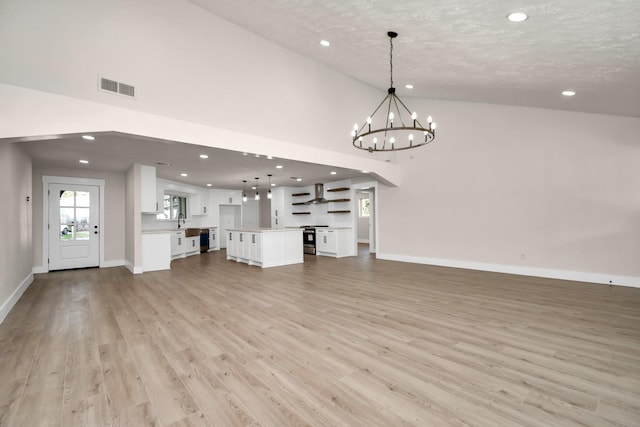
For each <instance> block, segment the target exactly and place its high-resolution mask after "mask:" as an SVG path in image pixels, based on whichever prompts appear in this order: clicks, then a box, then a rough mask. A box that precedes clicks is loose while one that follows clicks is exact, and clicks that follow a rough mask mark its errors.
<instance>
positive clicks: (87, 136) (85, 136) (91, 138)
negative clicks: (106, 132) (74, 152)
mask: <svg viewBox="0 0 640 427" xmlns="http://www.w3.org/2000/svg"><path fill="white" fill-rule="evenodd" d="M82 139H86V140H87V141H93V140H94V139H96V137H95V136H91V135H82Z"/></svg>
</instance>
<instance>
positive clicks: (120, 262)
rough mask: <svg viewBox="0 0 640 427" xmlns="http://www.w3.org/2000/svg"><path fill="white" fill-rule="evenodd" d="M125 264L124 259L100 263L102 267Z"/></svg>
mask: <svg viewBox="0 0 640 427" xmlns="http://www.w3.org/2000/svg"><path fill="white" fill-rule="evenodd" d="M123 265H125V264H124V260H123V259H113V260H109V261H104V262H103V263H102V264H100V268H109V267H122V266H123Z"/></svg>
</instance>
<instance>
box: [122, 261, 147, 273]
mask: <svg viewBox="0 0 640 427" xmlns="http://www.w3.org/2000/svg"><path fill="white" fill-rule="evenodd" d="M124 266H125V267H126V269H127V270H129V271H130V272H131V274H142V273H144V269H143V268H142V267H134V266H133V264H131V263H130V262H128V261H125V262H124Z"/></svg>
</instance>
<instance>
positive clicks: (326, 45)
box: [320, 40, 331, 47]
mask: <svg viewBox="0 0 640 427" xmlns="http://www.w3.org/2000/svg"><path fill="white" fill-rule="evenodd" d="M320 44H321V45H322V46H324V47H329V46H331V43H329V41H328V40H320Z"/></svg>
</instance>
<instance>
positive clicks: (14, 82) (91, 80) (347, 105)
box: [0, 0, 640, 286]
mask: <svg viewBox="0 0 640 427" xmlns="http://www.w3.org/2000/svg"><path fill="white" fill-rule="evenodd" d="M79 35H81V37H79ZM0 52H3V54H2V55H0V81H1V82H4V83H7V84H9V85H11V86H5V87H2V85H0V97H2V98H3V101H4V102H3V103H0V115H3V117H6V118H7V119H6V120H5V121H4V122H3V123H0V138H2V137H6V136H21V135H33V134H55V133H58V132H71V131H74V132H81V131H84V130H95V129H97V130H118V131H126V132H129V133H138V134H142V135H148V136H153V137H158V138H166V139H175V140H179V141H186V142H193V143H199V144H202V145H213V146H221V147H222V148H231V147H235V148H234V149H237V150H245V151H252V150H251V149H252V148H256V150H257V151H259V150H258V148H259V147H266V146H268V147H269V148H273V150H275V151H276V152H274V153H273V154H274V155H276V156H278V155H280V154H279V153H282V154H283V155H282V157H289V158H294V159H297V160H304V161H319V162H323V161H326V162H327V164H335V165H336V166H340V165H341V164H343V165H347V166H350V167H353V168H358V169H366V170H374V171H376V170H380V171H384V172H383V173H382V175H383V176H385V175H387V174H388V176H393V179H391V181H392V182H394V183H398V184H399V187H397V188H388V187H384V186H380V189H379V192H378V203H379V205H378V206H379V217H378V219H379V221H378V223H379V225H378V226H379V244H380V246H379V248H378V250H379V253H378V255H379V256H383V257H388V258H391V259H402V260H410V261H418V262H429V263H442V264H447V263H448V264H450V265H458V266H468V267H474V268H485V269H496V270H500V269H502V270H505V271H513V272H519V273H525V274H539V275H554V274H555V275H556V276H562V274H564V273H562V272H568V273H567V274H568V277H571V278H579V279H582V280H594V281H604V282H608V281H609V280H611V281H613V282H614V283H615V282H634V281H635V282H634V283H638V285H639V286H640V283H639V282H640V262H638V260H640V247H639V245H640V243H639V242H640V239H638V238H637V236H638V235H640V229H639V227H640V218H639V217H640V207H639V203H640V194H639V189H638V188H639V186H638V184H637V183H638V182H640V176H639V173H640V172H639V170H640V168H638V166H637V165H638V164H640V161H639V160H640V158H639V148H638V142H637V141H638V139H637V135H639V134H640V119H637V118H625V117H614V116H603V115H590V114H580V113H569V112H562V111H551V110H541V109H532V108H518V107H508V106H497V105H486V104H471V103H461V102H444V101H428V100H408V101H409V102H408V104H409V106H410V107H412V108H413V109H415V110H416V111H418V112H419V114H421V116H422V115H425V114H432V115H433V116H434V118H435V120H436V121H437V122H438V129H439V132H438V136H437V138H436V141H435V142H434V143H433V144H431V145H430V146H427V147H424V148H421V149H417V150H411V151H410V152H400V153H396V154H392V155H388V156H387V155H377V154H376V155H375V156H372V155H370V154H368V153H360V152H359V151H358V150H354V149H353V148H352V147H351V144H350V141H349V138H348V136H347V135H348V132H349V130H350V129H351V126H352V123H353V122H354V118H355V120H358V118H359V117H362V116H361V115H362V113H363V112H367V111H369V109H370V108H371V106H372V105H375V104H376V103H377V102H378V101H379V97H380V95H382V94H381V93H380V91H378V90H374V89H373V88H370V87H367V86H365V85H362V84H360V83H358V82H356V81H354V80H352V79H350V78H347V77H345V76H341V75H339V74H337V73H335V72H334V71H332V70H329V69H327V68H325V67H323V66H322V65H319V64H316V63H313V62H312V61H310V60H307V59H305V58H304V57H301V56H299V55H297V54H295V53H291V52H288V51H286V50H284V49H282V48H280V47H278V46H275V45H273V44H271V43H270V42H268V41H266V40H264V39H260V38H258V37H256V36H254V35H253V34H251V33H248V32H246V31H244V30H242V29H241V28H239V27H236V26H234V25H232V24H229V23H227V22H225V21H223V20H220V19H218V18H216V17H212V16H210V15H209V14H207V13H206V12H204V11H202V10H200V9H198V8H197V7H195V6H192V5H191V4H190V3H189V2H173V1H170V0H158V1H151V0H140V1H136V2H134V3H131V2H126V1H125V0H113V1H110V2H98V1H97V0H92V1H80V0H60V1H57V2H39V1H36V0H4V1H3V2H2V3H1V4H0ZM98 75H103V76H105V77H111V78H114V79H116V80H121V81H124V82H126V83H131V84H134V85H136V88H137V90H138V95H139V96H138V99H137V100H135V101H131V100H128V99H126V98H124V97H119V96H114V95H111V94H106V93H103V92H99V91H97V90H96V82H97V76H98ZM171 83H175V84H171ZM18 86H24V87H28V88H33V89H37V90H42V91H48V92H53V93H58V94H63V95H65V96H67V97H72V98H62V97H55V96H45V95H42V94H33V93H32V92H30V91H27V90H23V89H20V88H18ZM227 88H231V90H228V89H227ZM327 88H331V90H327ZM336 93H342V97H341V102H338V103H336V102H335V94H336ZM74 98H76V99H74ZM79 99H81V100H84V101H79ZM213 99H215V102H211V100H213ZM274 99H277V100H278V101H277V102H278V105H277V107H278V108H273V107H274V104H273V103H274ZM310 100H313V102H311V101H310ZM87 101H92V102H95V103H96V104H90V103H89V102H87ZM568 102H570V101H569V100H568ZM107 105H108V108H107ZM301 106H304V108H300V107H301ZM116 107H117V108H116ZM146 113H152V114H156V115H157V116H151V115H149V114H146ZM200 125H203V126H200ZM214 128H215V129H214ZM229 129H230V130H239V131H241V132H242V133H243V134H242V135H241V134H240V133H233V132H230V131H229V132H225V131H224V130H229ZM299 135H305V138H304V139H300V138H299ZM320 147H322V150H321V149H320ZM257 151H256V152H257ZM285 154H286V155H285ZM372 159H377V160H372ZM385 160H389V163H386V162H385ZM341 162H342V163H341ZM368 163H371V165H369V164H368ZM396 178H397V179H396ZM132 184H133V180H131V181H130V180H129V179H128V178H127V193H126V202H127V203H128V204H129V205H127V206H129V207H130V204H131V203H133V202H134V201H135V197H134V198H133V199H131V197H133V193H132V191H133V190H134V188H135V187H133V188H130V185H132ZM126 212H127V218H129V216H128V215H129V213H130V212H134V211H130V209H129V208H128V209H127V211H126ZM317 213H318V214H321V213H322V212H320V211H318V212H317ZM320 220H322V217H320ZM126 224H127V226H129V224H128V222H127V223H126ZM134 225H135V224H134ZM134 225H131V227H134ZM134 228H135V227H134ZM138 229H139V226H138ZM125 246H126V251H125V252H126V254H125V256H126V259H129V256H130V255H131V256H133V257H134V258H135V256H134V255H135V254H133V253H130V252H129V251H133V250H134V248H135V246H131V247H130V245H129V242H128V240H127V242H126V245H125ZM558 272H560V273H558ZM574 273H579V274H574Z"/></svg>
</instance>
